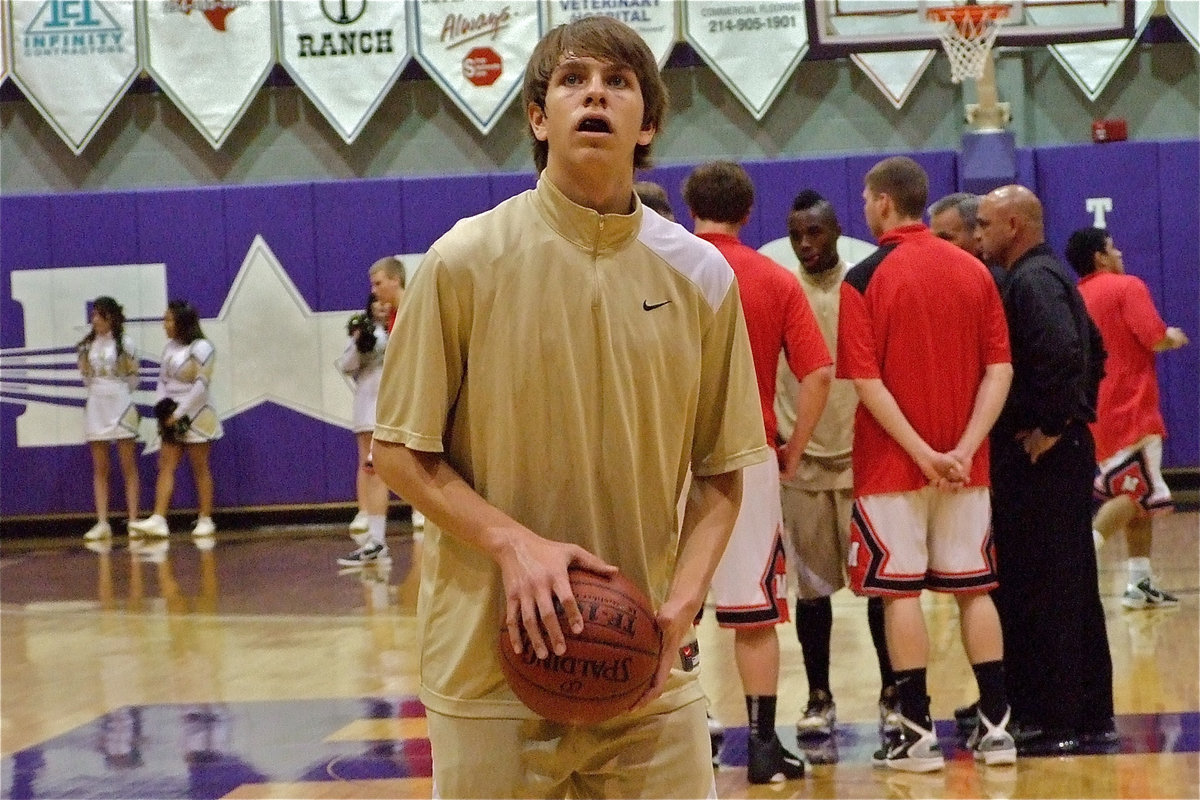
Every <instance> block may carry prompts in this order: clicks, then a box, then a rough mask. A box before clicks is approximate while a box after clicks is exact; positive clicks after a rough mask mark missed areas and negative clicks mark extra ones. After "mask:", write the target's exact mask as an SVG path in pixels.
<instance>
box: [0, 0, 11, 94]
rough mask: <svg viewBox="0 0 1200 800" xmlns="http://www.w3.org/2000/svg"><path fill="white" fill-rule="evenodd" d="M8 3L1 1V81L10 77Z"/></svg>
mask: <svg viewBox="0 0 1200 800" xmlns="http://www.w3.org/2000/svg"><path fill="white" fill-rule="evenodd" d="M8 6H9V4H8V3H0V83H4V79H5V78H7V77H8Z"/></svg>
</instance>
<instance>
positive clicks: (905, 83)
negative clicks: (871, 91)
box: [850, 50, 937, 110]
mask: <svg viewBox="0 0 1200 800" xmlns="http://www.w3.org/2000/svg"><path fill="white" fill-rule="evenodd" d="M936 53H937V51H936V50H902V51H899V52H895V53H852V54H851V55H850V60H851V61H853V62H854V63H855V64H857V65H858V68H859V69H861V70H862V71H863V72H865V73H866V74H867V77H868V78H870V79H871V83H873V84H875V86H876V87H877V88H878V89H879V91H881V92H883V94H884V96H885V97H887V99H888V101H889V102H891V104H892V106H893V107H894V108H896V109H897V110H899V109H900V108H901V107H902V106H903V105H904V103H905V101H907V100H908V96H909V95H910V94H912V90H913V88H914V87H915V86H916V85H917V81H919V80H921V76H922V75H924V74H925V70H926V69H927V68H928V67H929V64H930V62H932V61H933V57H934V55H935V54H936Z"/></svg>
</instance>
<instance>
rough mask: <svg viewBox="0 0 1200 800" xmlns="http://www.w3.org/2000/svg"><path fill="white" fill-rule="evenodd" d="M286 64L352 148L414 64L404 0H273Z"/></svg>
mask: <svg viewBox="0 0 1200 800" xmlns="http://www.w3.org/2000/svg"><path fill="white" fill-rule="evenodd" d="M275 25H276V41H277V43H278V47H279V63H280V64H282V65H283V66H284V68H285V69H286V70H287V71H288V74H289V75H291V76H292V80H294V81H295V82H296V85H297V86H299V87H300V88H301V89H302V90H303V91H304V93H305V94H306V95H308V99H309V100H311V101H312V102H313V105H315V106H316V107H317V109H318V110H320V112H321V114H322V115H323V116H324V117H325V119H326V120H328V121H329V124H330V125H332V126H333V127H334V129H335V130H337V132H338V133H339V134H340V135H341V137H342V139H343V140H345V142H346V144H350V143H351V142H353V141H354V140H355V139H356V138H358V134H359V133H361V132H362V129H363V127H364V126H365V125H366V124H367V121H368V120H369V119H370V118H371V115H372V114H374V113H375V110H376V109H378V108H379V104H380V103H381V102H383V98H384V97H385V96H386V95H387V93H388V91H389V90H390V89H391V88H392V86H393V84H395V83H396V79H397V78H399V77H400V73H401V72H402V71H403V70H404V67H405V65H406V64H408V60H409V51H408V16H407V14H406V4H405V2H404V0H370V2H368V0H340V1H339V2H336V3H335V2H329V0H276V7H275Z"/></svg>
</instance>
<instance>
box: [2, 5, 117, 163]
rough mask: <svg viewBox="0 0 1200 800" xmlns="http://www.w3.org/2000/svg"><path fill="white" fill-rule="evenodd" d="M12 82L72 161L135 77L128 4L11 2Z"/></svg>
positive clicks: (8, 27) (8, 24)
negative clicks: (59, 139) (54, 134)
mask: <svg viewBox="0 0 1200 800" xmlns="http://www.w3.org/2000/svg"><path fill="white" fill-rule="evenodd" d="M6 6H7V12H8V13H7V15H6V21H5V25H6V27H5V37H4V38H5V45H6V50H7V51H8V52H6V53H5V57H6V59H7V58H11V59H12V77H13V80H14V81H15V82H16V84H17V85H18V86H19V87H20V88H21V91H22V92H24V93H25V96H26V97H27V98H28V99H29V102H30V103H32V104H33V106H34V108H36V109H37V110H38V112H39V113H41V115H42V117H43V118H44V119H45V120H46V122H48V123H49V124H50V127H51V128H53V129H54V132H55V133H57V134H58V135H59V137H60V138H61V139H62V140H63V141H64V142H66V144H67V146H68V147H70V148H71V151H72V152H73V153H74V154H75V155H79V154H80V153H82V152H83V149H84V148H85V147H87V145H88V142H90V141H91V140H92V137H93V136H95V135H96V131H97V130H99V129H100V126H101V125H102V124H103V123H104V120H106V119H108V115H109V114H111V113H112V110H113V109H114V108H115V107H116V105H117V102H118V101H120V99H121V97H122V96H124V94H125V90H126V89H128V88H129V85H130V84H131V83H133V80H134V78H136V77H137V74H138V54H137V36H136V31H137V24H136V17H135V14H134V3H133V0H103V2H101V0H10V2H8V3H7V4H6Z"/></svg>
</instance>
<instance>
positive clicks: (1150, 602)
mask: <svg viewBox="0 0 1200 800" xmlns="http://www.w3.org/2000/svg"><path fill="white" fill-rule="evenodd" d="M1178 603H1179V598H1178V597H1176V596H1175V595H1173V594H1167V593H1166V592H1164V591H1163V590H1162V589H1159V588H1158V587H1157V586H1155V585H1154V581H1153V580H1152V579H1151V578H1143V579H1142V580H1141V581H1140V582H1139V583H1138V584H1137V585H1136V586H1135V585H1133V584H1129V585H1128V586H1126V587H1125V594H1124V595H1123V596H1122V597H1121V605H1123V606H1124V607H1125V608H1129V609H1134V610H1137V609H1141V608H1162V607H1164V606H1173V605H1176V604H1178Z"/></svg>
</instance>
